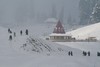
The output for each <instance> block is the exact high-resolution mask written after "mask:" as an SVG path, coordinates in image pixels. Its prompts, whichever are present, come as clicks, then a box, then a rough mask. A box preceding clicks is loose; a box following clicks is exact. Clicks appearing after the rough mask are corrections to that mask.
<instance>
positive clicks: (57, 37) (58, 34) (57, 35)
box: [50, 20, 75, 42]
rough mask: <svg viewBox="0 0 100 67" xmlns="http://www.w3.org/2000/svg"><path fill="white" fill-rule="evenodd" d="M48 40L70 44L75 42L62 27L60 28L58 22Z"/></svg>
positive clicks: (60, 25)
mask: <svg viewBox="0 0 100 67" xmlns="http://www.w3.org/2000/svg"><path fill="white" fill-rule="evenodd" d="M50 40H51V41H53V42H70V41H75V38H72V36H71V35H67V34H66V33H65V30H64V27H63V26H62V24H61V22H60V20H59V21H58V23H57V25H56V27H55V28H54V31H53V33H52V34H50Z"/></svg>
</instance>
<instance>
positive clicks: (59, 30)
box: [53, 20, 65, 34]
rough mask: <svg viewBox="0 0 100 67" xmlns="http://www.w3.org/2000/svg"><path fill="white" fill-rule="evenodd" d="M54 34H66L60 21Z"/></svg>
mask: <svg viewBox="0 0 100 67" xmlns="http://www.w3.org/2000/svg"><path fill="white" fill-rule="evenodd" d="M53 33H58V34H59V33H60V34H64V33H65V30H64V27H63V26H62V24H61V22H60V20H59V21H58V23H57V25H56V28H54V31H53Z"/></svg>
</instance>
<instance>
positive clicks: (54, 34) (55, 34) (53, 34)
mask: <svg viewBox="0 0 100 67" xmlns="http://www.w3.org/2000/svg"><path fill="white" fill-rule="evenodd" d="M49 36H71V34H57V33H52V34H50V35H49Z"/></svg>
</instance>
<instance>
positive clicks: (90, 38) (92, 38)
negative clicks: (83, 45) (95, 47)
mask: <svg viewBox="0 0 100 67" xmlns="http://www.w3.org/2000/svg"><path fill="white" fill-rule="evenodd" d="M86 40H87V41H88V42H96V41H97V39H96V37H88V38H87V39H86Z"/></svg>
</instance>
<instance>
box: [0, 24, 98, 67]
mask: <svg viewBox="0 0 100 67" xmlns="http://www.w3.org/2000/svg"><path fill="white" fill-rule="evenodd" d="M26 28H28V29H29V36H26V35H25V33H24V32H23V35H22V36H21V35H20V34H19V31H20V30H23V31H25V29H26ZM51 29H52V28H48V26H45V25H42V24H41V25H34V27H33V26H30V27H29V26H27V27H22V28H16V29H12V30H13V31H14V32H16V37H15V38H13V40H12V41H9V40H8V39H9V35H10V34H9V33H8V31H7V29H6V28H3V27H0V34H1V35H0V67H100V64H99V62H100V57H97V54H96V52H97V51H100V45H99V42H98V43H58V44H57V43H52V42H48V41H45V40H42V39H41V38H39V37H40V36H43V34H44V33H43V32H45V33H46V34H49V33H50V31H52V30H51ZM48 31H49V32H48ZM12 35H13V34H12ZM83 50H84V51H91V56H90V57H89V56H83V55H82V51H83ZM69 51H73V56H68V52H69Z"/></svg>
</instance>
